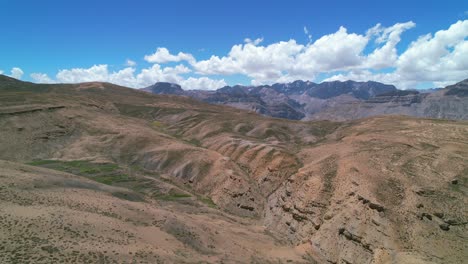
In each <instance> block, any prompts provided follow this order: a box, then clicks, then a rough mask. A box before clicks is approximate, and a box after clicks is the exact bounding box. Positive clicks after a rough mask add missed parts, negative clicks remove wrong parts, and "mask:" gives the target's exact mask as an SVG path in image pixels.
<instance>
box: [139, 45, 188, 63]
mask: <svg viewBox="0 0 468 264" xmlns="http://www.w3.org/2000/svg"><path fill="white" fill-rule="evenodd" d="M145 60H146V61H147V62H150V63H167V62H179V61H188V62H192V61H194V60H195V58H194V57H193V56H192V54H189V53H183V52H179V53H178V54H177V55H173V54H171V53H170V52H169V50H168V49H167V48H157V49H156V52H155V53H153V54H151V55H146V56H145Z"/></svg>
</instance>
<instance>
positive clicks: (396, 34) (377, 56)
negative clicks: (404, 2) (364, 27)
mask: <svg viewBox="0 0 468 264" xmlns="http://www.w3.org/2000/svg"><path fill="white" fill-rule="evenodd" d="M415 26H416V24H415V23H414V22H412V21H409V22H406V23H397V24H395V25H393V26H391V27H389V28H382V26H381V25H380V24H377V26H375V27H373V28H371V29H370V30H369V31H368V32H367V35H368V36H377V39H376V40H375V41H376V43H385V44H384V45H383V46H382V47H380V48H377V49H375V50H374V51H373V52H372V53H371V54H369V55H368V56H367V60H366V62H365V63H364V65H365V67H366V68H373V69H382V68H386V67H392V66H394V65H395V63H396V61H397V60H398V54H397V49H396V45H397V44H398V43H399V42H400V40H401V38H400V35H401V34H402V33H403V32H404V31H406V30H408V29H411V28H413V27H415Z"/></svg>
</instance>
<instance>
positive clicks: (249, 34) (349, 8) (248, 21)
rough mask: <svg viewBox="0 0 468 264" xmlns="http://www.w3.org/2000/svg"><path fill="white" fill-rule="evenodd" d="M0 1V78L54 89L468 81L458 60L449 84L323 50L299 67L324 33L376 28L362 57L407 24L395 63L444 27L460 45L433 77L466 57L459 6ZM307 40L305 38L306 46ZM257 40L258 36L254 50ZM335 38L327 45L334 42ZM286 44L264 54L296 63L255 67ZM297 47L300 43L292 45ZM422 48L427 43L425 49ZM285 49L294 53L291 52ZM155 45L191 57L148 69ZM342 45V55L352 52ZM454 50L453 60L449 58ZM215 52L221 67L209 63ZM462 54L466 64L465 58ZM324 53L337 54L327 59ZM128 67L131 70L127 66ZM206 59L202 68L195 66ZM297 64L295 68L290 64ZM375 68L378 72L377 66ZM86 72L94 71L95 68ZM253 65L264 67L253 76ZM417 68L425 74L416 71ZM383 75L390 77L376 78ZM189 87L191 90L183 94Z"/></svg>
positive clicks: (450, 47) (463, 12)
mask: <svg viewBox="0 0 468 264" xmlns="http://www.w3.org/2000/svg"><path fill="white" fill-rule="evenodd" d="M0 3H1V9H0V27H1V32H2V34H1V36H2V37H1V38H0V71H2V72H3V73H4V74H10V75H14V76H21V78H22V79H23V80H34V81H41V80H42V81H47V82H56V81H86V80H91V79H92V78H96V79H98V80H103V81H114V82H117V83H120V84H123V85H128V86H133V87H138V86H144V85H146V84H149V83H150V82H153V81H160V80H162V81H176V82H181V83H183V84H185V85H183V86H185V87H184V88H204V86H206V89H213V88H216V86H219V85H221V84H224V83H226V84H236V83H242V84H259V83H274V82H277V81H290V80H293V79H294V78H301V79H310V80H311V81H317V82H318V81H322V80H327V78H330V79H346V78H354V79H357V80H365V79H366V78H367V79H374V80H378V81H383V82H390V83H394V84H397V85H399V86H403V88H412V87H418V88H424V87H430V86H437V85H443V84H447V83H450V82H453V81H456V80H455V79H457V78H460V77H461V76H463V72H465V73H466V74H465V78H468V68H467V67H466V65H464V64H463V63H461V62H456V63H458V66H457V67H456V68H454V69H448V70H450V72H447V73H446V75H447V76H450V77H444V76H439V77H427V78H419V79H418V78H416V77H414V76H416V75H418V76H419V75H421V74H420V73H415V74H414V75H413V76H406V77H404V78H402V79H401V80H400V79H398V78H397V77H398V76H401V73H402V72H403V70H404V69H407V68H405V65H404V63H402V62H401V61H400V60H399V58H397V59H396V60H395V61H394V64H392V63H387V64H386V65H382V64H379V63H370V62H363V61H361V62H357V59H356V58H354V59H353V58H351V57H350V58H349V63H348V64H346V63H344V64H343V65H337V64H336V62H333V63H332V62H328V61H324V60H321V59H320V60H319V59H317V60H316V61H315V58H317V57H320V56H321V55H322V54H323V52H330V51H321V52H322V53H320V54H318V52H319V51H314V52H312V51H311V54H309V57H308V59H307V58H304V59H302V60H301V61H299V60H297V61H296V58H298V57H299V56H300V54H305V53H307V49H308V45H309V46H312V44H314V42H315V41H317V40H318V39H320V38H321V37H323V36H328V35H331V34H335V33H337V32H338V31H339V29H340V27H344V28H346V34H347V35H343V38H337V39H340V40H342V41H343V42H346V43H348V40H349V41H351V40H350V39H349V38H348V37H351V38H352V36H351V35H352V34H357V35H358V36H368V34H366V33H367V32H368V30H369V29H371V28H373V27H374V26H375V25H376V24H378V23H380V24H381V28H380V29H379V30H380V31H378V33H376V34H375V35H373V36H371V37H369V39H368V40H366V41H364V40H363V41H364V44H365V46H364V47H363V48H362V50H359V49H357V50H356V51H350V52H360V54H361V57H365V56H366V55H369V54H371V53H372V52H373V51H375V50H376V49H378V48H379V47H382V46H383V45H384V44H385V43H386V42H387V41H388V39H385V40H383V41H384V42H380V43H379V42H378V41H376V40H377V39H378V38H379V37H381V36H382V35H384V34H385V33H384V32H385V29H386V28H390V27H392V26H394V25H396V24H398V23H400V24H401V23H408V22H412V23H413V24H414V25H413V24H411V25H410V24H406V26H405V29H403V30H402V32H398V38H399V40H398V41H397V43H395V44H394V47H395V49H396V55H397V56H400V55H401V54H403V53H404V52H405V51H406V50H407V49H408V47H409V46H410V45H411V43H412V42H414V41H416V40H417V39H418V38H419V37H420V36H424V35H426V34H432V35H431V36H432V37H433V38H434V41H433V42H440V40H437V39H435V37H434V34H435V33H436V32H437V31H441V30H446V31H447V32H448V33H447V34H452V35H456V36H457V40H454V41H451V42H450V41H449V42H446V43H442V44H440V45H442V46H444V47H445V49H446V50H447V51H448V53H447V54H439V57H438V58H431V60H436V61H437V62H441V65H439V66H438V68H434V69H432V71H437V72H440V71H441V69H442V70H445V68H447V67H446V65H449V64H450V63H449V64H447V63H445V64H444V63H442V62H443V61H444V60H447V59H452V60H453V58H447V55H450V53H453V54H455V53H456V55H457V56H458V57H459V56H460V54H462V55H464V54H465V53H464V52H466V49H465V48H464V47H465V46H466V42H467V36H468V33H467V32H466V31H467V30H466V25H465V24H466V23H463V24H460V25H458V26H457V27H456V28H452V29H451V30H449V29H450V27H451V26H452V25H454V24H456V23H457V22H466V20H468V3H467V2H466V1H432V2H427V3H422V2H420V1H333V0H328V1H252V0H251V1H112V2H109V1H96V0H95V1H88V0H84V1H47V0H46V1H20V0H0ZM467 23H468V22H467ZM394 29H395V30H398V29H396V28H394ZM306 32H308V33H306ZM387 33H388V32H387ZM390 33H391V32H390ZM388 34H389V33H388ZM309 35H311V39H310V40H309ZM387 37H388V36H387ZM246 38H249V39H251V40H252V41H251V42H250V44H249V43H248V41H247V42H246V41H245V39H246ZM256 39H259V41H258V42H257V43H255V40H256ZM260 39H261V40H262V41H260ZM337 39H335V42H333V43H336V40H337ZM289 40H294V41H295V44H294V43H289V44H288V45H289V46H288V45H286V46H288V48H285V49H282V48H281V49H279V50H277V49H276V48H275V47H274V46H271V50H273V52H274V53H273V55H275V54H276V53H277V52H286V53H287V55H285V56H286V57H279V58H278V59H281V58H287V59H288V58H290V57H294V61H291V62H290V63H291V65H289V66H287V65H285V66H284V68H281V67H282V66H281V65H273V66H271V67H270V66H269V65H266V64H265V63H259V64H258V65H255V61H258V60H260V61H262V58H263V59H264V57H265V56H272V55H271V54H270V53H268V51H262V49H259V47H268V46H270V45H275V44H278V43H280V42H281V41H284V42H288V41H289ZM427 42H430V41H429V40H428V41H427ZM361 44H362V42H360V41H359V40H356V42H355V45H361ZM235 45H241V47H240V49H241V51H240V52H239V54H238V56H237V57H235V56H230V55H229V52H230V51H231V49H233V46H235ZM297 45H302V46H301V47H297ZM324 45H325V44H324ZM327 45H328V44H327ZM250 46H252V47H250ZM426 46H430V43H429V44H427V45H426ZM255 47H257V50H256V49H255ZM289 47H290V48H292V49H294V50H295V51H294V52H292V53H288V50H289ZM157 48H165V49H167V50H168V52H169V53H170V54H172V55H177V54H178V53H179V52H183V54H190V55H191V56H192V57H193V60H191V61H190V60H185V59H180V58H175V57H172V59H171V58H169V59H168V58H166V59H161V58H159V59H157V60H156V62H155V61H154V60H153V61H152V62H150V61H148V60H145V59H144V58H145V55H151V54H154V53H155V52H156V50H157ZM342 48H343V49H345V50H346V49H348V50H349V47H348V48H347V47H342ZM339 49H340V48H339V47H337V48H334V49H333V50H338V51H339ZM457 49H458V51H459V52H458V53H457V52H453V51H455V50H457ZM311 50H312V48H311ZM249 52H253V53H249ZM261 52H265V53H264V54H261ZM255 54H256V55H255ZM337 54H338V53H337ZM340 54H341V53H340ZM388 54H390V53H388ZM427 54H429V51H428V52H427ZM453 54H452V55H453ZM213 55H214V56H218V57H219V58H220V59H221V60H220V61H213V60H210V58H211V56H213ZM341 55H343V54H341ZM348 55H349V54H348ZM351 55H353V54H351ZM351 55H350V56H351ZM354 55H355V54H354ZM410 55H413V56H406V57H408V58H407V61H408V60H409V58H412V59H414V58H415V56H416V57H417V58H420V59H421V61H424V60H426V61H427V58H425V57H424V56H425V55H424V54H419V55H418V56H419V57H418V56H417V55H414V54H410ZM466 55H467V57H468V54H466ZM252 56H253V57H252ZM255 56H260V57H259V58H256V57H255ZM262 56H263V57H262ZM304 56H305V55H304ZM323 56H325V57H326V56H328V57H330V56H334V55H333V54H332V53H326V54H323ZM343 56H347V54H344V55H343ZM426 56H427V55H426ZM166 57H167V56H166ZM223 58H225V60H224V59H223ZM249 58H250V59H249ZM361 59H362V60H364V59H365V58H361ZM403 59H404V58H403ZM127 60H131V61H132V62H134V63H135V64H134V63H130V64H128V63H127ZM249 60H250V61H249ZM307 60H311V61H313V63H312V64H314V63H315V64H314V65H315V66H313V67H312V66H311V65H307ZM344 60H347V59H346V58H345V59H344ZM353 60H354V61H353ZM203 61H205V62H206V63H201V64H200V63H199V62H203ZM220 63H221V64H222V66H220ZM301 63H302V64H301ZM319 63H320V64H323V65H325V64H327V63H330V67H322V66H320V65H319V66H317V64H319ZM369 63H370V64H369ZM272 64H274V62H273V63H272ZM299 64H301V66H300V67H299V66H297V65H299ZM357 64H359V66H357ZM377 64H379V65H380V66H375V65H377ZM432 64H434V63H432ZM451 64H453V63H451ZM103 65H105V66H106V67H103ZM155 65H157V66H156V68H157V69H156V68H155ZM93 66H97V67H98V68H92V67H93ZM178 66H179V68H177V67H178ZM422 66H423V65H422ZM99 67H100V68H99ZM182 67H185V68H182ZM255 67H257V68H255ZM258 67H261V68H262V69H261V70H259V69H258ZM444 67H445V68H444ZM13 68H18V69H20V70H21V72H22V73H23V74H20V75H15V74H14V73H11V69H13ZM104 68H105V69H104ZM129 68H131V69H133V71H132V70H127V71H126V72H123V73H121V74H119V75H115V76H113V75H112V74H113V73H118V72H119V71H121V70H124V69H129ZM217 68H218V69H219V68H222V69H223V70H217ZM74 69H75V71H73V70H74ZM76 69H78V70H76ZM79 69H81V71H79ZM145 69H147V71H146V72H145V74H146V75H145V74H143V75H141V76H140V79H138V77H137V75H138V74H140V73H142V71H144V70H145ZM60 70H65V72H63V74H61V76H60V77H59V76H57V74H58V73H59V71H60ZM421 70H423V71H424V69H419V71H421ZM408 71H409V72H412V71H414V69H409V70H406V72H408ZM16 72H18V71H17V70H16ZM130 72H131V74H132V76H130ZM385 73H395V74H393V75H392V76H390V75H388V74H387V75H386V76H383V75H382V74H385ZM31 74H41V76H45V75H47V79H44V78H42V79H40V78H38V75H35V76H36V78H32V77H31ZM423 75H424V74H423ZM426 75H430V74H429V73H426ZM132 78H133V79H132ZM189 78H192V81H188V79H189ZM200 78H206V79H204V80H201V79H200ZM208 80H215V81H216V82H210V81H208ZM221 80H223V82H221ZM189 85H190V86H191V87H187V86H189Z"/></svg>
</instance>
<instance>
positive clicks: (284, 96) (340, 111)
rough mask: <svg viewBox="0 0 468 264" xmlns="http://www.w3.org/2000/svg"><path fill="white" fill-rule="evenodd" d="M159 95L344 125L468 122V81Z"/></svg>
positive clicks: (172, 89) (165, 87)
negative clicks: (405, 119)
mask: <svg viewBox="0 0 468 264" xmlns="http://www.w3.org/2000/svg"><path fill="white" fill-rule="evenodd" d="M142 90H143V91H147V92H151V93H156V94H174V95H184V96H189V97H192V98H195V99H198V100H201V101H204V102H207V103H212V104H223V105H230V106H234V107H237V108H241V109H246V110H250V111H254V112H256V113H259V114H262V115H266V116H271V117H278V118H286V119H293V120H320V119H328V120H334V121H344V120H352V119H359V118H364V117H369V116H376V115H384V114H385V115H389V114H393V115H409V116H417V117H430V118H447V119H463V120H466V119H468V100H467V98H466V91H468V80H464V81H462V82H459V83H457V84H455V85H452V86H448V87H446V88H445V89H428V90H421V91H417V90H398V89H397V88H396V87H395V86H393V85H386V84H382V83H379V82H372V81H368V82H355V81H345V82H340V81H333V82H323V83H319V84H317V83H313V82H309V81H306V82H305V81H300V80H298V81H295V82H292V83H285V84H280V83H277V84H273V85H271V86H270V85H262V86H241V85H236V86H226V87H223V88H220V89H218V90H216V91H205V90H183V89H182V88H181V87H180V86H179V85H177V84H171V83H156V84H154V85H152V86H149V87H146V88H143V89H142Z"/></svg>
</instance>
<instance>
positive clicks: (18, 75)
mask: <svg viewBox="0 0 468 264" xmlns="http://www.w3.org/2000/svg"><path fill="white" fill-rule="evenodd" d="M23 74H24V72H23V70H21V69H20V68H18V67H14V68H12V69H11V75H10V77H12V78H15V79H18V80H20V79H21V77H22V76H23Z"/></svg>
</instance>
